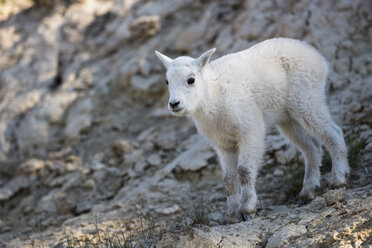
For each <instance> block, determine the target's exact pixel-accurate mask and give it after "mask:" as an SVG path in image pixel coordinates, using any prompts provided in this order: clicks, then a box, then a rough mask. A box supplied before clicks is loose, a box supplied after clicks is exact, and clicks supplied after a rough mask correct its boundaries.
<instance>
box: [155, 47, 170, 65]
mask: <svg viewBox="0 0 372 248" xmlns="http://www.w3.org/2000/svg"><path fill="white" fill-rule="evenodd" d="M155 55H156V57H158V59H159V60H160V61H161V63H162V64H163V65H164V67H165V68H166V69H168V66H169V64H170V63H171V62H172V61H173V60H172V59H171V58H169V57H167V56H165V55H164V54H161V53H159V52H158V51H155Z"/></svg>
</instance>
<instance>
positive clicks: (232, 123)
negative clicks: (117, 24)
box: [156, 38, 349, 221]
mask: <svg viewBox="0 0 372 248" xmlns="http://www.w3.org/2000/svg"><path fill="white" fill-rule="evenodd" d="M213 52H214V49H212V50H209V51H207V52H206V53H204V54H203V55H201V56H200V57H199V58H197V59H193V58H190V57H179V58H176V59H174V60H172V59H170V58H168V57H166V56H165V55H162V54H160V53H158V52H156V55H157V56H158V58H159V59H160V60H161V61H162V63H163V64H164V66H165V67H166V68H167V79H168V81H169V93H170V102H179V104H178V106H177V109H176V110H178V112H173V111H172V108H171V107H170V110H171V112H172V113H173V114H174V115H176V116H185V115H187V116H190V117H191V118H192V119H193V121H194V123H195V125H196V127H197V129H198V130H199V132H200V133H201V134H203V135H204V136H205V137H206V138H207V139H208V140H210V142H211V143H212V145H213V147H214V148H215V150H216V151H217V154H218V156H219V158H220V162H221V166H222V172H223V180H224V184H225V187H226V191H227V194H228V197H227V202H228V209H227V220H229V221H233V219H235V218H236V217H237V216H238V214H242V215H245V214H247V213H254V212H255V210H256V203H257V196H256V191H255V180H256V176H257V171H258V169H259V167H260V165H261V160H262V157H263V153H264V151H265V147H264V139H265V129H266V128H267V127H268V126H270V125H273V124H274V125H278V126H279V128H280V129H281V131H282V133H283V134H284V135H286V136H287V137H288V138H289V139H290V140H291V141H292V142H293V143H294V144H295V145H296V146H297V147H298V148H299V149H300V150H301V151H302V153H303V155H304V156H305V160H306V165H305V166H306V168H305V177H304V184H303V189H302V191H301V194H300V196H301V197H303V198H308V199H312V198H314V197H315V189H316V187H319V185H320V183H319V181H320V171H319V166H320V163H321V156H322V151H321V143H323V144H324V145H325V146H326V148H327V149H328V150H329V151H330V154H331V157H332V160H333V165H332V177H331V184H333V185H335V186H340V185H343V184H345V183H346V178H345V175H346V174H347V173H349V166H348V162H347V150H346V146H345V142H344V138H343V134H342V130H341V129H340V128H339V127H338V126H337V125H336V124H335V123H334V122H333V120H332V118H331V116H330V114H329V111H328V107H327V105H326V95H325V88H326V87H325V86H326V78H327V75H328V65H327V62H326V60H325V59H324V58H323V57H322V56H321V55H320V54H319V53H318V52H317V51H316V50H315V49H314V48H313V47H311V46H309V45H307V44H306V43H304V42H301V41H297V40H293V39H286V38H277V39H270V40H266V41H264V42H261V43H259V44H257V45H255V46H253V47H251V48H249V49H247V50H244V51H241V52H237V53H233V54H229V55H226V56H223V57H221V58H219V59H217V60H215V61H212V62H211V63H208V61H209V58H210V57H211V56H212V54H213ZM190 77H193V78H195V83H194V84H192V85H188V84H187V80H188V78H190ZM239 181H240V183H239Z"/></svg>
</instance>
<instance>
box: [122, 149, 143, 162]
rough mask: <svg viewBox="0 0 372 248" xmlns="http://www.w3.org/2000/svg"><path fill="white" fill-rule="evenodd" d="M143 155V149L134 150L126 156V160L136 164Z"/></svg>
mask: <svg viewBox="0 0 372 248" xmlns="http://www.w3.org/2000/svg"><path fill="white" fill-rule="evenodd" d="M142 157H143V151H142V150H141V149H136V150H133V151H132V152H131V153H128V154H127V155H126V156H125V162H126V163H128V164H135V163H136V162H137V161H139V160H140V159H141V158H142Z"/></svg>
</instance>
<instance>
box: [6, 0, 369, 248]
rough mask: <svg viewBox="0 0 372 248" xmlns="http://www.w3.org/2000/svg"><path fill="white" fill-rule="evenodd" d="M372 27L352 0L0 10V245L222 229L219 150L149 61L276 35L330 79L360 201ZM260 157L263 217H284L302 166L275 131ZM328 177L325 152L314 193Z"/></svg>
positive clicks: (160, 240) (27, 1) (22, 4)
mask: <svg viewBox="0 0 372 248" xmlns="http://www.w3.org/2000/svg"><path fill="white" fill-rule="evenodd" d="M371 27H372V3H371V1H363V0H354V1H348V0H340V1H336V0H331V1H321V0H315V1H310V0H302V1H294V0H289V1H284V0H268V1H259V0H246V1H239V0H230V1H228V0H223V1H222V0H221V1H206V0H196V1H191V0H172V1H168V0H156V1H155V0H80V1H78V0H76V1H73V0H70V1H68V0H66V1H58V0H34V1H31V0H0V247H44V245H45V247H48V246H51V247H79V245H82V246H83V247H85V245H86V246H89V245H91V246H93V247H94V246H95V245H97V244H103V243H104V241H102V240H103V238H102V240H101V239H100V238H99V236H97V234H100V233H101V236H102V235H107V237H112V236H115V235H117V233H120V232H123V233H124V234H125V237H126V238H123V242H124V241H126V242H127V241H128V239H129V237H132V236H131V233H134V234H135V235H134V236H133V243H132V242H129V241H128V242H127V243H128V244H129V243H131V244H133V245H135V244H137V245H142V247H153V246H154V244H155V243H157V246H156V247H176V243H177V242H181V243H177V244H178V247H198V246H197V245H196V243H195V244H193V245H195V246H192V245H191V243H192V241H190V240H188V239H187V238H185V237H188V236H187V235H186V234H185V232H186V233H187V232H195V231H190V230H194V229H192V227H190V226H193V225H206V224H208V225H211V228H212V231H214V230H215V229H213V228H214V226H218V225H220V224H221V223H220V220H221V217H222V216H223V212H224V209H225V207H226V205H225V204H226V203H225V192H224V188H223V185H222V180H221V176H220V169H219V167H218V161H217V158H216V155H215V153H214V152H213V151H212V150H211V148H210V147H209V145H208V144H207V143H206V142H205V141H204V140H203V139H202V138H201V137H200V136H199V135H198V134H197V132H196V129H195V128H194V127H193V124H192V123H191V121H190V120H188V119H186V118H175V117H171V116H170V114H169V113H168V110H167V108H166V106H167V99H168V93H167V88H166V85H165V83H164V69H163V67H162V65H161V63H160V62H159V61H158V60H157V59H156V58H155V55H154V51H155V50H158V51H160V52H162V53H164V54H166V55H168V56H170V57H172V58H174V57H177V56H180V55H189V56H193V57H197V56H199V55H200V54H201V53H202V52H204V51H206V50H208V49H210V48H212V47H216V48H217V51H216V53H215V54H214V55H213V57H212V60H213V59H216V58H218V57H220V56H222V55H224V54H227V53H231V52H235V51H239V50H243V49H246V48H248V47H250V46H252V45H254V44H256V43H258V42H259V41H263V40H265V39H268V38H272V37H291V38H296V39H300V40H304V41H306V42H308V43H309V44H311V45H312V46H314V47H315V48H316V49H318V51H319V52H320V53H321V54H322V55H323V56H324V57H325V58H326V59H327V60H328V61H329V64H330V67H331V69H332V74H331V79H330V82H329V105H330V110H331V112H332V115H333V117H334V119H335V121H336V122H337V123H338V124H339V125H340V126H341V127H342V128H343V130H344V133H345V136H346V137H347V140H348V146H349V149H350V152H349V159H350V160H351V165H352V172H351V178H350V190H352V189H360V188H362V190H361V191H355V192H362V193H363V192H364V193H366V194H367V193H368V192H369V198H368V199H370V198H371V197H370V196H371V195H370V192H371V188H368V185H371V182H372V175H371V171H372V166H371V162H372V154H371V153H372V130H371V126H372V75H371V72H372V46H371V40H372V29H371ZM267 147H268V152H267V153H266V155H265V161H264V165H263V168H262V170H261V172H260V175H259V178H258V183H257V187H256V188H257V190H258V193H259V198H260V209H261V210H262V211H261V215H262V216H263V217H262V218H264V216H266V215H269V212H267V211H269V210H270V211H274V212H275V211H279V210H277V209H276V208H275V207H274V206H280V207H281V209H283V208H285V209H287V210H288V209H291V208H293V206H294V205H293V203H295V202H296V201H297V200H298V199H297V194H298V192H299V190H300V189H301V186H302V177H303V159H302V156H301V155H299V154H298V153H297V152H296V150H295V149H294V147H293V146H291V145H289V144H288V142H287V141H286V140H284V139H283V138H282V137H281V136H280V135H279V133H278V131H277V130H276V129H273V130H269V131H268V137H267ZM330 166H331V165H330V159H329V156H328V155H327V153H325V154H324V157H323V167H322V174H323V175H324V178H325V179H324V180H323V182H322V184H323V185H326V180H327V178H328V177H329V171H330ZM363 187H364V188H365V187H367V188H365V189H364V190H363ZM350 192H354V191H350ZM364 193H363V194H364ZM353 194H354V193H353ZM355 194H356V195H355V197H356V199H358V197H360V199H366V197H367V196H365V197H361V196H360V195H358V193H355ZM349 195H352V194H351V193H349ZM201 196H202V201H201V200H200V198H201ZM200 204H202V205H200ZM291 204H292V205H291ZM204 205H205V211H206V213H204V212H202V213H200V212H198V211H199V210H200V209H204ZM201 206H202V207H201ZM194 210H195V211H194ZM196 210H198V211H196ZM287 210H286V211H287ZM190 211H191V212H190ZM265 211H266V212H265ZM288 211H289V210H288ZM304 211H305V210H304ZM366 211H367V215H368V213H369V214H371V212H370V211H369V212H368V210H366ZM302 214H303V215H305V214H306V211H305V212H304V213H302ZM199 215H200V216H201V217H200V216H199ZM144 216H145V217H144ZM146 216H147V217H146ZM148 216H150V220H149V219H148V218H149V217H148ZM369 216H371V215H369ZM197 217H200V218H199V219H198V218H197ZM323 217H324V216H323ZM354 217H355V216H354ZM278 218H279V217H278ZM283 218H284V217H283ZM319 218H320V217H319ZM350 218H351V217H350ZM154 219H155V221H153V220H154ZM180 219H181V221H180ZM348 220H349V219H346V221H348ZM281 221H282V223H285V222H286V221H289V222H290V220H287V219H281ZM350 221H351V220H350ZM353 221H356V220H355V218H354V219H353ZM154 222H156V223H157V226H156V227H155V226H154V225H152V224H153V223H154ZM143 223H146V224H143ZM151 223H152V224H151ZM183 223H185V224H183ZM262 223H263V224H262V225H263V226H265V225H266V224H265V223H264V222H262ZM357 223H359V224H360V225H362V227H363V225H366V224H365V223H366V222H365V220H364V219H363V218H362V219H360V220H359V222H357ZM176 224H178V225H176ZM181 224H182V225H184V226H183V228H181V227H180V225H181ZM359 224H357V226H358V225H359ZM367 224H368V222H367ZM369 224H370V225H369V226H368V225H367V229H368V228H369V229H368V230H371V229H370V226H371V225H372V224H371V223H370V222H369ZM144 225H145V227H144ZM185 226H186V227H185ZM335 226H336V224H335ZM226 228H228V227H226ZM335 228H336V227H335ZM150 229H151V230H152V232H151V233H150V232H149V231H148V230H150ZM331 229H332V228H331ZM336 229H337V228H336ZM367 229H366V228H364V229H363V228H362V229H360V230H362V231H363V230H367ZM138 230H139V231H138ZM155 230H156V231H155ZM180 230H181V231H180ZM185 230H186V231H185ZM187 230H188V231H187ZM258 230H259V228H257V232H260V231H258ZM274 231H275V230H272V232H274ZM327 231H328V230H323V229H319V226H316V225H314V226H313V229H308V232H310V233H311V232H312V233H314V236H316V235H315V234H316V233H317V232H322V233H327ZM144 233H145V234H146V233H147V234H146V235H147V236H146V235H145V234H144ZM149 233H150V234H149ZM222 233H223V232H222ZM266 233H267V232H264V231H261V232H260V233H258V234H257V235H256V236H257V237H258V238H257V240H258V241H257V242H256V241H255V242H256V243H257V244H258V246H259V245H261V246H265V245H266V244H267V242H268V239H269V237H268V236H265V235H266ZM369 233H370V232H369ZM171 234H172V235H171ZM141 235H142V236H146V237H147V238H141ZM221 235H222V234H221ZM221 235H220V236H221ZM260 235H261V236H260ZM350 235H351V234H350ZM175 236H177V237H180V236H182V237H183V238H181V239H178V241H177V242H175V241H174V237H175ZM217 236H218V235H217ZM256 236H255V237H256ZM102 237H103V236H102ZM206 237H207V234H205V235H204V236H203V239H202V238H199V239H200V240H202V241H200V240H199V239H196V240H197V242H199V243H198V244H201V246H199V247H213V246H208V245H212V244H214V243H213V242H215V241H216V240H217V238H206ZM322 237H323V236H322ZM322 237H317V238H318V239H317V240H315V241H313V242H315V243H313V244H320V243H321V242H323V241H324V239H325V238H324V237H327V235H326V234H325V236H324V237H323V238H322ZM345 237H346V238H344V239H341V241H342V240H344V241H345V240H346V241H347V240H349V239H348V237H347V236H345ZM363 237H364V236H363ZM108 239H109V240H110V238H108ZM207 239H208V240H207ZM314 239H315V238H314ZM360 239H361V240H362V242H371V239H370V238H369V241H368V239H364V240H363V238H360ZM179 240H181V241H179ZM185 240H186V241H185ZM194 240H195V238H194ZM206 240H207V241H206ZM350 240H352V239H350ZM366 240H367V241H366ZM68 241H69V242H68ZM77 241H81V242H83V241H84V242H85V243H77ZM221 241H222V240H221ZM341 241H340V240H338V241H337V240H336V239H335V240H333V241H332V242H333V243H332V242H331V243H326V244H332V245H336V246H338V245H340V244H341V243H340V242H341ZM346 241H345V242H346ZM100 242H101V243H100ZM113 242H114V241H113ZM167 242H168V243H167ZM182 242H186V243H187V242H189V243H187V244H189V245H185V244H186V243H182ZM190 242H191V243H190ZM193 242H194V241H193ZM195 242H196V241H195ZM200 242H201V243H200ZM208 242H212V243H208ZM216 242H217V241H216ZM226 242H227V241H226ZM234 242H235V241H234ZM236 242H238V243H239V241H236ZM293 242H295V241H293ZM296 242H297V241H296ZM298 242H299V241H298ZM303 242H305V241H303ZM306 242H307V241H306ZM317 242H318V243H317ZM324 242H326V241H324ZM327 242H328V241H327ZM337 242H338V243H337ZM350 242H356V241H355V240H354V241H350ZM269 243H270V242H269ZM346 243H347V242H346ZM78 244H79V245H78ZM123 244H124V243H123ZM229 244H230V243H229ZM296 244H297V243H296ZM303 244H306V243H303ZM91 246H89V247H91ZM102 247H103V246H102ZM106 247H110V246H106ZM112 247H114V246H112ZM119 247H124V246H119ZM127 247H130V246H127ZM133 247H134V246H133ZM138 247H141V246H138ZM222 247H229V245H226V246H222ZM242 247H244V246H242ZM273 247H274V246H273Z"/></svg>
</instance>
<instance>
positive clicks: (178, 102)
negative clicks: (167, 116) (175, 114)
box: [169, 101, 180, 109]
mask: <svg viewBox="0 0 372 248" xmlns="http://www.w3.org/2000/svg"><path fill="white" fill-rule="evenodd" d="M178 104H180V101H172V102H169V106H171V108H173V109H174V108H176V107H177V106H178Z"/></svg>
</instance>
